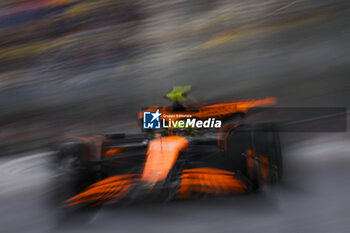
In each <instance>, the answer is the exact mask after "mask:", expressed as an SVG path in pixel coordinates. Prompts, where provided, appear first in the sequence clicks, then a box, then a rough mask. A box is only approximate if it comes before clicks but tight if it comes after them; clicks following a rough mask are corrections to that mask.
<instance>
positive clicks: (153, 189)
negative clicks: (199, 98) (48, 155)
mask: <svg viewBox="0 0 350 233" xmlns="http://www.w3.org/2000/svg"><path fill="white" fill-rule="evenodd" d="M185 92H186V88H185V89H183V88H182V89H181V90H180V91H179V88H178V89H176V88H174V90H173V91H172V92H171V93H170V94H168V95H167V96H168V98H170V99H172V100H173V101H174V103H173V104H171V105H167V106H152V107H148V108H145V109H143V110H142V111H141V112H140V113H139V122H140V126H141V128H142V131H141V132H140V133H138V134H127V133H113V134H107V135H99V136H91V137H77V138H73V139H70V140H67V141H65V142H63V143H61V144H60V145H59V148H58V151H57V153H56V155H55V162H56V163H55V164H56V167H57V168H59V169H60V170H61V171H63V172H64V173H65V174H66V175H69V176H70V179H72V180H74V182H73V183H74V185H73V186H74V187H75V192H76V193H74V194H72V196H70V197H69V198H67V199H66V200H65V201H64V204H65V205H66V206H72V205H74V206H75V205H101V204H110V203H121V202H132V201H137V200H161V201H169V200H176V199H188V198H203V197H209V196H218V195H220V196H221V195H233V194H243V193H248V192H252V191H255V190H259V189H261V188H264V187H267V186H269V185H274V184H276V183H277V182H278V181H279V180H280V179H281V178H282V173H283V168H282V155H281V146H280V141H279V135H278V130H277V128H276V126H275V125H274V124H271V123H264V124H245V123H244V118H245V116H246V115H247V113H248V111H249V109H251V108H255V107H259V106H266V105H271V104H274V103H275V101H276V100H275V98H273V97H268V98H265V99H259V100H244V101H236V102H228V103H219V104H214V105H202V106H201V105H184V104H182V103H181V102H180V99H182V98H184V94H185ZM153 111H156V112H157V111H158V112H159V113H160V114H161V115H160V119H161V120H162V121H164V122H167V121H169V120H170V118H169V117H167V116H171V117H172V121H181V120H184V118H188V117H189V116H190V117H191V119H196V120H203V121H205V120H207V119H209V118H215V119H216V120H220V121H221V122H222V125H221V127H220V128H210V129H208V128H197V127H168V128H162V127H161V128H157V129H145V127H144V125H143V124H142V122H143V118H144V115H145V114H144V113H145V112H153Z"/></svg>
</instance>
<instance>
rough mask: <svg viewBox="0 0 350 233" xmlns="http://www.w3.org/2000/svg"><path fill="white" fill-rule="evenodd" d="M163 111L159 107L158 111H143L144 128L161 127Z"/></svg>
mask: <svg viewBox="0 0 350 233" xmlns="http://www.w3.org/2000/svg"><path fill="white" fill-rule="evenodd" d="M161 115H162V113H160V112H159V109H158V110H157V111H156V112H143V128H144V129H160V127H161V125H160V116H161Z"/></svg>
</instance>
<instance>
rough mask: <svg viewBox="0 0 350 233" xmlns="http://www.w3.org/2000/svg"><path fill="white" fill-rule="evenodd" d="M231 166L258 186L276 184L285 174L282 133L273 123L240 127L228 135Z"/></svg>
mask: <svg viewBox="0 0 350 233" xmlns="http://www.w3.org/2000/svg"><path fill="white" fill-rule="evenodd" d="M226 143H227V153H228V159H229V163H230V164H232V168H233V169H234V170H235V171H236V172H238V171H239V172H240V173H242V174H243V175H244V176H246V177H248V178H249V179H250V180H252V181H253V182H254V183H255V184H256V186H257V187H258V186H260V185H261V184H262V183H263V184H275V183H278V181H280V180H281V178H282V175H283V164H282V153H281V145H280V139H279V134H278V130H277V128H276V126H274V125H273V124H261V125H241V126H238V127H236V128H234V129H232V130H231V132H229V133H228V136H227V142H226Z"/></svg>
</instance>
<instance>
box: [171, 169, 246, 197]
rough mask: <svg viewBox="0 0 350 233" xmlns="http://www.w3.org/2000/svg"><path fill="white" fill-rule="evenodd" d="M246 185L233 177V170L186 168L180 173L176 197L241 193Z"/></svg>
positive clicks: (244, 190)
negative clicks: (179, 183)
mask: <svg viewBox="0 0 350 233" xmlns="http://www.w3.org/2000/svg"><path fill="white" fill-rule="evenodd" d="M246 190H247V186H246V185H245V184H244V183H243V182H242V181H241V180H238V179H236V178H235V173H234V172H229V171H224V170H220V169H216V168H195V169H186V170H184V171H183V173H182V177H181V185H180V189H179V191H178V197H177V198H178V199H183V198H196V197H199V196H202V195H225V194H242V193H245V192H246Z"/></svg>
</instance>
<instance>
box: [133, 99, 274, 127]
mask: <svg viewBox="0 0 350 233" xmlns="http://www.w3.org/2000/svg"><path fill="white" fill-rule="evenodd" d="M276 102H277V100H276V98H275V97H267V98H264V99H257V100H256V99H252V100H243V101H237V102H230V103H222V104H214V105H208V106H204V107H200V108H198V111H193V112H191V111H187V112H186V111H185V112H176V113H177V114H176V115H175V116H172V117H168V116H169V115H174V114H173V113H174V112H173V111H172V108H171V106H163V107H160V106H152V107H149V108H148V109H146V110H143V111H141V112H140V113H139V119H142V118H143V112H146V111H151V112H152V111H157V110H158V109H159V110H160V112H161V113H162V115H161V119H162V120H163V119H165V120H166V121H169V119H171V120H173V121H177V120H181V119H184V117H178V116H181V115H191V116H192V117H193V118H200V119H206V118H217V119H220V118H224V117H228V116H230V115H232V114H234V113H239V112H247V111H248V109H249V108H253V107H258V106H267V105H272V104H275V103H276Z"/></svg>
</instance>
